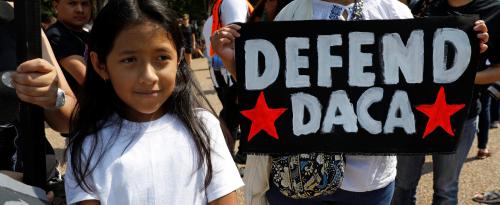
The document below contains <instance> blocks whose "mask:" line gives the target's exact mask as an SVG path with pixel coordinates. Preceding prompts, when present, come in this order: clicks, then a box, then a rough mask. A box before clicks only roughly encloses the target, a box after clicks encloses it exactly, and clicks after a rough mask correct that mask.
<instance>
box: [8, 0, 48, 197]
mask: <svg viewBox="0 0 500 205" xmlns="http://www.w3.org/2000/svg"><path fill="white" fill-rule="evenodd" d="M14 3H15V7H14V15H15V21H16V26H17V36H16V38H17V40H16V50H17V51H16V52H17V62H18V64H20V63H22V62H24V61H26V60H30V59H34V58H40V57H41V56H42V49H41V33H40V32H41V27H40V25H41V24H40V0H17V1H15V2H14ZM19 118H20V127H19V129H18V131H19V139H18V140H19V142H20V146H21V152H18V154H21V155H22V156H21V158H22V162H23V164H22V168H23V173H24V176H23V181H24V183H26V184H28V185H32V186H37V187H41V188H45V184H46V167H45V166H46V165H45V139H44V138H45V127H44V115H43V109H42V108H40V107H38V106H35V105H33V104H29V103H26V102H21V105H20V113H19Z"/></svg>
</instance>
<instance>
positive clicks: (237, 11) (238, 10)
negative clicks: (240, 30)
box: [220, 0, 248, 25]
mask: <svg viewBox="0 0 500 205" xmlns="http://www.w3.org/2000/svg"><path fill="white" fill-rule="evenodd" d="M220 11H221V12H220V14H221V15H220V20H221V22H222V25H227V24H230V23H237V22H238V23H244V22H246V21H247V14H248V6H247V2H246V0H224V1H222V5H221V7H220Z"/></svg>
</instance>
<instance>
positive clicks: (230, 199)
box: [208, 191, 238, 205]
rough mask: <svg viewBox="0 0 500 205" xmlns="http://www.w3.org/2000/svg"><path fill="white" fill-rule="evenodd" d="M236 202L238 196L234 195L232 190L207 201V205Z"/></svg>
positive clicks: (225, 204)
mask: <svg viewBox="0 0 500 205" xmlns="http://www.w3.org/2000/svg"><path fill="white" fill-rule="evenodd" d="M237 204H238V197H237V195H236V192H234V191H233V192H231V193H229V194H227V195H226V196H223V197H221V198H218V199H216V200H213V201H212V202H210V203H208V205H237Z"/></svg>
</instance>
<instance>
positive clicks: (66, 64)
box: [59, 55, 87, 85]
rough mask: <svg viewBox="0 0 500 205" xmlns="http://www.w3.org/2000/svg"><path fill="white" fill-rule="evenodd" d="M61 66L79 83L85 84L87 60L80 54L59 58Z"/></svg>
mask: <svg viewBox="0 0 500 205" xmlns="http://www.w3.org/2000/svg"><path fill="white" fill-rule="evenodd" d="M59 63H60V64H61V66H62V67H63V68H64V69H66V71H68V73H69V74H71V76H73V78H75V80H76V81H77V82H78V84H80V85H83V81H84V80H85V72H86V70H87V69H86V66H85V60H84V59H83V57H82V56H80V55H71V56H68V57H65V58H63V59H61V60H59Z"/></svg>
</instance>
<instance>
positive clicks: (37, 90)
mask: <svg viewBox="0 0 500 205" xmlns="http://www.w3.org/2000/svg"><path fill="white" fill-rule="evenodd" d="M42 56H43V58H44V59H45V60H44V59H34V60H30V61H26V62H24V63H22V64H21V65H19V67H18V68H17V72H15V73H14V74H12V80H13V85H14V87H15V89H16V93H17V96H18V97H19V99H20V100H22V101H25V102H29V103H32V104H35V105H38V106H40V107H42V108H44V114H45V120H46V121H47V123H48V124H49V125H50V126H51V127H52V129H54V130H56V131H58V132H63V133H66V132H68V131H69V119H70V116H71V113H72V112H73V109H74V107H75V105H76V97H75V95H74V94H73V92H72V91H71V88H70V87H69V85H68V83H67V82H66V79H65V78H64V75H63V74H62V72H61V70H60V68H59V66H58V64H57V60H56V59H55V57H54V55H53V53H52V49H51V47H50V44H49V42H48V40H47V38H46V37H45V35H44V34H43V33H42ZM57 88H61V89H62V90H63V91H64V92H65V99H66V100H65V104H64V106H63V107H61V108H59V109H54V106H55V104H56V98H57Z"/></svg>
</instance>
